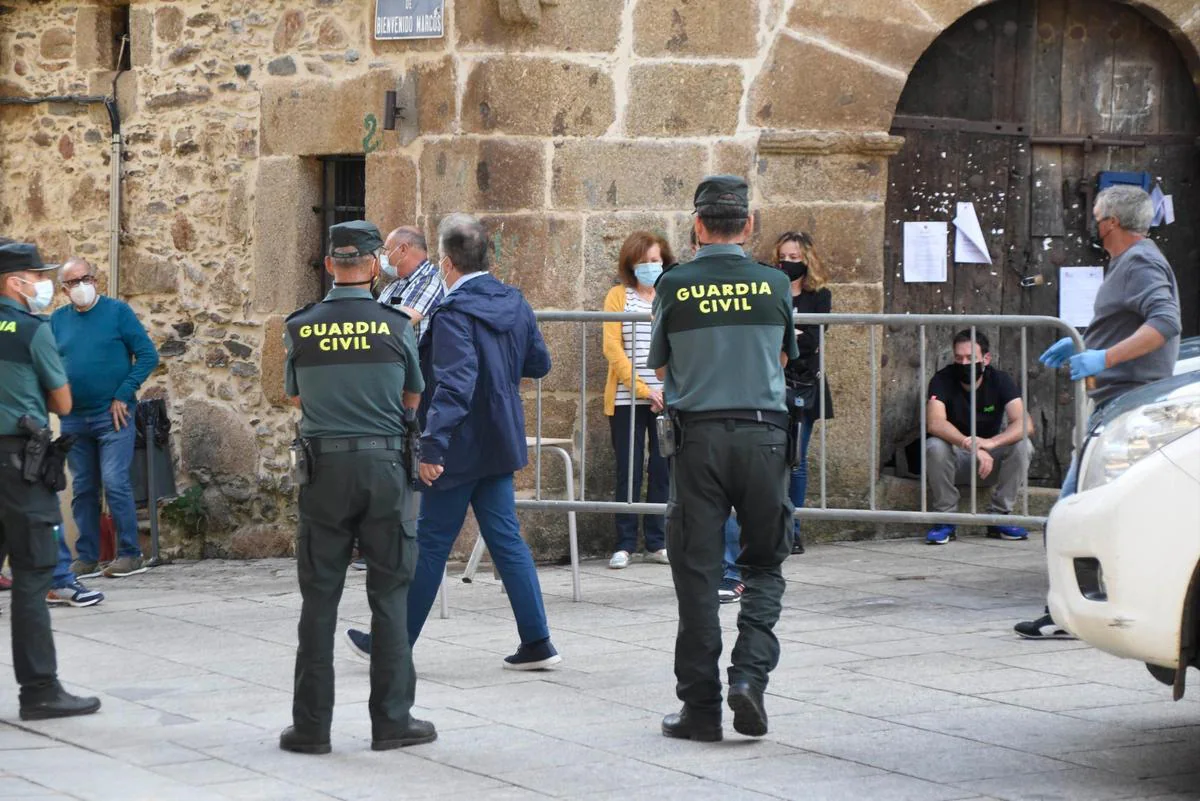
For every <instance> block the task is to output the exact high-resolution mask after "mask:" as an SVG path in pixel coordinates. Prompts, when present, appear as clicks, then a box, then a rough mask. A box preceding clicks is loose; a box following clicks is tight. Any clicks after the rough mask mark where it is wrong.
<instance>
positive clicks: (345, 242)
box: [329, 220, 383, 259]
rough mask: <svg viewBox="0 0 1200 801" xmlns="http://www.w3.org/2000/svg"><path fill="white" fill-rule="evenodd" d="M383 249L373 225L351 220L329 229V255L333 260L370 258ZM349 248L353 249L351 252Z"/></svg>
mask: <svg viewBox="0 0 1200 801" xmlns="http://www.w3.org/2000/svg"><path fill="white" fill-rule="evenodd" d="M381 247H383V237H382V236H380V235H379V229H378V228H376V227H375V225H374V223H369V222H367V221H366V220H351V221H350V222H344V223H338V224H337V225H331V226H330V227H329V255H330V256H332V257H333V258H335V259H357V258H359V257H360V256H372V255H374V254H375V251H377V250H379V249H380V248H381ZM350 248H354V250H353V251H351V250H350Z"/></svg>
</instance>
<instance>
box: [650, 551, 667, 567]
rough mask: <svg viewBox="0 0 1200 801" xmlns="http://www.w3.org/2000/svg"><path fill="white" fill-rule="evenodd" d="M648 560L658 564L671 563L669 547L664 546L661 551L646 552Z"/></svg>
mask: <svg viewBox="0 0 1200 801" xmlns="http://www.w3.org/2000/svg"><path fill="white" fill-rule="evenodd" d="M646 561H647V562H654V563H655V564H657V565H669V564H671V562H670V560H668V559H667V549H666V548H663V549H662V550H660V551H651V552H647V553H646Z"/></svg>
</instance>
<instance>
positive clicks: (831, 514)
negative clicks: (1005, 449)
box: [517, 311, 1087, 561]
mask: <svg viewBox="0 0 1200 801" xmlns="http://www.w3.org/2000/svg"><path fill="white" fill-rule="evenodd" d="M537 319H538V322H539V323H540V324H545V323H563V324H571V323H574V324H576V325H577V326H578V328H579V333H580V336H579V349H580V350H579V353H580V365H579V426H580V432H579V434H580V447H579V454H578V461H579V466H580V488H579V497H578V498H577V499H573V500H547V499H545V498H543V497H542V447H543V441H546V442H547V445H549V444H550V443H549V442H548V438H547V439H546V440H544V439H543V435H542V393H543V389H542V384H543V381H544V380H551V379H542V380H539V381H538V382H537V388H536V417H537V428H536V431H537V433H536V436H534V437H531V438H530V444H531V446H533V450H534V459H535V478H534V497H533V498H532V499H518V500H517V508H518V509H527V510H538V511H552V512H562V513H570V512H599V513H607V514H652V515H662V514H665V513H666V504H661V503H641V502H638V501H635V500H634V498H633V476H634V469H635V468H636V469H641V467H640V465H635V464H634V463H633V459H634V454H635V452H636V450H637V449H636V448H635V447H634V444H635V436H636V434H635V431H636V429H635V425H636V421H635V415H634V414H630V416H629V420H630V425H629V446H630V447H629V460H630V464H629V480H628V482H627V486H626V497H625V500H624V501H607V500H605V501H600V500H588V498H587V492H588V489H587V464H588V458H587V447H588V436H587V426H588V417H587V400H588V341H587V326H588V325H589V324H591V325H596V324H603V323H611V322H617V323H626V322H628V323H634V324H635V325H634V332H633V335H632V336H631V337H630V338H629V348H628V351H627V352H626V354H625V355H626V357H627V358H629V360H630V363H631V365H632V368H631V369H632V373H633V375H636V362H635V354H634V350H635V348H636V340H637V334H636V329H637V327H638V326H639V325H643V324H644V325H647V326H649V325H650V321H651V316H650V315H647V314H633V313H624V312H594V311H539V312H537ZM794 322H795V323H796V324H802V325H812V326H816V327H817V331H818V351H819V354H820V364H819V379H818V380H819V386H818V388H817V398H818V402H819V404H820V409H819V411H820V414H819V417H820V418H821V419H823V418H824V416H825V414H824V413H825V329H826V327H827V326H855V327H866V328H868V329H869V333H870V336H869V337H868V343H869V344H868V361H869V362H870V364H869V369H870V441H869V448H870V457H869V458H870V470H869V473H868V476H869V478H868V487H867V497H868V508H866V509H860V508H841V509H837V508H830V507H829V505H828V487H827V485H826V476H827V472H828V471H827V470H826V466H827V462H828V453H829V451H828V447H827V441H826V426H825V425H824V424H822V425H821V426H820V428H821V432H820V436H821V440H820V441H821V461H820V472H821V489H820V502H819V504H816V503H813V504H811V505H810V504H806V505H805V506H804V507H803V508H801V509H797V510H796V516H797V517H799V518H801V519H813V520H835V521H853V522H862V523H897V524H906V523H907V524H949V525H1016V526H1025V527H1038V526H1043V525H1045V522H1046V518H1044V517H1037V516H1031V515H1030V514H1029V492H1028V486H1027V484H1028V477H1027V476H1023V477H1022V480H1021V487H1020V490H1019V493H1018V494H1019V495H1020V496H1021V497H1022V499H1023V506H1022V514H1019V515H1018V514H1011V515H996V514H980V513H979V510H978V508H977V503H978V501H977V498H976V488H977V477H978V466H977V461H976V460H977V456H976V454H975V452H974V451H972V453H971V511H970V513H960V512H931V511H929V508H928V477H927V471H926V463H925V462H926V460H925V458H924V456H922V459H921V469H920V481H921V509H920V511H915V510H893V509H879V508H878V505H877V501H876V497H875V496H876V483H877V480H878V476H879V465H878V461H879V446H880V443H879V369H880V364H879V359H878V357H877V353H876V351H877V347H876V344H875V339H876V338H875V328H877V327H882V326H890V327H908V328H917V329H918V330H919V337H920V348H921V358H920V377H919V386H920V387H921V389H922V392H924V390H925V387H927V386H928V383H929V382H928V378H929V375H928V365H927V364H926V362H927V356H926V331H927V329H928V328H930V327H945V326H953V327H961V328H966V329H969V330H970V332H971V339H972V341H974V339H975V333H976V330H977V329H978V328H980V327H984V326H987V327H998V328H1018V329H1020V334H1021V362H1020V364H1021V382H1020V383H1021V401H1022V406H1023V407H1024V408H1025V412H1026V416H1023V417H1022V419H1021V428H1022V432H1023V433H1025V432H1027V425H1028V423H1027V420H1028V418H1027V415H1028V407H1029V369H1028V358H1029V353H1028V330H1029V329H1030V328H1041V327H1046V328H1051V329H1054V330H1056V331H1058V332H1059V333H1060V334H1061V335H1063V336H1067V337H1070V338H1071V339H1072V340H1073V341H1074V342H1075V347H1076V350H1077V351H1082V350H1083V339H1082V338H1081V337H1080V336H1079V333H1078V332H1077V331H1076V330H1075V329H1074V328H1072V327H1071V326H1069V325H1068V324H1067V323H1065V322H1063V321H1062V320H1060V319H1058V318H1056V317H1040V316H1029V315H954V314H797V315H795V318H794ZM623 337H624V331H623V330H622V338H623ZM623 341H624V340H623ZM601 358H603V357H601ZM552 380H554V381H555V382H560V381H562V380H563V377H562V376H561V375H560V376H555V377H554V379H552ZM633 383H634V384H635V386H636V381H634V382H633ZM1073 383H1074V393H1075V396H1074V408H1075V420H1076V425H1075V430H1074V445H1075V447H1076V448H1079V446H1080V445H1081V443H1082V438H1083V434H1084V432H1083V422H1084V421H1085V420H1086V419H1087V413H1086V410H1087V394H1086V391H1085V388H1084V382H1083V381H1082V380H1081V381H1075V382H1073ZM975 393H976V387H975V385H974V384H972V386H971V389H970V396H971V397H970V403H971V408H972V409H976V408H977V407H976V403H975ZM633 394H634V395H636V392H634V393H633ZM635 400H636V398H635ZM918 416H919V417H920V420H921V426H920V432H921V433H920V438H921V448H922V454H924V443H925V439H926V435H927V431H926V420H925V409H924V408H923V407H922V408H921V409H920V410H919V413H918ZM970 436H971V437H972V438H974V437H975V436H976V420H975V415H972V416H971V431H970ZM572 494H573V493H572ZM574 550H575V543H574V542H572V551H574ZM573 561H574V559H573Z"/></svg>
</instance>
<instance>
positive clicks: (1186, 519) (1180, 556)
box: [1046, 372, 1200, 699]
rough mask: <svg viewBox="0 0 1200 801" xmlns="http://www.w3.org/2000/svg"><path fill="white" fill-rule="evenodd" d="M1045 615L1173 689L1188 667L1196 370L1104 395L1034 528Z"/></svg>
mask: <svg viewBox="0 0 1200 801" xmlns="http://www.w3.org/2000/svg"><path fill="white" fill-rule="evenodd" d="M1046 547H1047V553H1046V558H1047V561H1048V564H1049V570H1050V613H1051V614H1052V615H1053V617H1054V620H1055V621H1056V622H1058V623H1059V624H1060V625H1062V626H1063V627H1064V628H1066V629H1067V630H1068V631H1070V632H1071V633H1072V634H1074V635H1076V636H1077V637H1079V638H1080V639H1081V640H1084V641H1085V642H1087V643H1089V644H1091V645H1093V646H1095V647H1097V648H1099V649H1100V650H1102V651H1107V652H1108V653H1111V654H1116V655H1117V656H1123V657H1127V658H1129V659H1137V660H1139V661H1141V662H1145V663H1146V666H1147V667H1148V668H1149V669H1150V672H1151V673H1152V674H1153V675H1154V677H1155V678H1156V679H1158V680H1159V681H1161V682H1163V683H1164V684H1169V685H1173V686H1174V688H1175V698H1176V699H1179V698H1181V697H1182V696H1183V690H1184V676H1185V672H1186V670H1187V668H1188V667H1189V666H1192V667H1200V372H1190V373H1185V374H1181V375H1176V376H1174V377H1172V378H1168V379H1165V380H1163V381H1158V382H1155V383H1153V384H1149V385H1147V386H1144V387H1140V388H1138V389H1136V390H1133V391H1132V392H1129V393H1127V394H1126V395H1124V396H1122V397H1121V398H1119V399H1118V400H1116V401H1114V402H1113V403H1112V404H1110V405H1109V407H1108V408H1106V409H1105V411H1104V414H1103V417H1102V419H1101V420H1100V421H1099V422H1098V424H1097V425H1095V426H1094V427H1093V429H1092V430H1091V431H1090V432H1089V433H1088V436H1087V440H1086V442H1085V443H1084V451H1083V459H1082V461H1081V466H1080V475H1079V486H1078V492H1077V493H1076V494H1075V495H1072V496H1070V497H1068V498H1066V499H1065V500H1062V501H1060V502H1059V503H1057V504H1055V506H1054V509H1052V510H1051V512H1050V519H1049V522H1048V524H1047V529H1046Z"/></svg>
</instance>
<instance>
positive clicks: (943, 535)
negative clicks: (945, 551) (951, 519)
mask: <svg viewBox="0 0 1200 801" xmlns="http://www.w3.org/2000/svg"><path fill="white" fill-rule="evenodd" d="M952 539H955V536H954V526H934V527H933V528H931V529H929V533H928V534H926V535H925V544H926V545H945V544H946V543H947V542H949V541H950V540H952Z"/></svg>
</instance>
